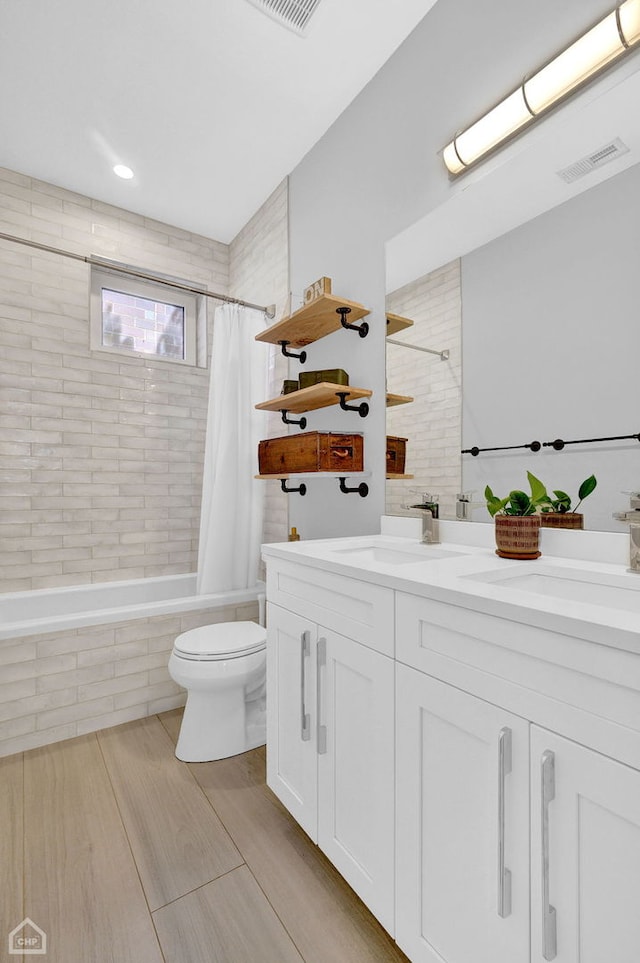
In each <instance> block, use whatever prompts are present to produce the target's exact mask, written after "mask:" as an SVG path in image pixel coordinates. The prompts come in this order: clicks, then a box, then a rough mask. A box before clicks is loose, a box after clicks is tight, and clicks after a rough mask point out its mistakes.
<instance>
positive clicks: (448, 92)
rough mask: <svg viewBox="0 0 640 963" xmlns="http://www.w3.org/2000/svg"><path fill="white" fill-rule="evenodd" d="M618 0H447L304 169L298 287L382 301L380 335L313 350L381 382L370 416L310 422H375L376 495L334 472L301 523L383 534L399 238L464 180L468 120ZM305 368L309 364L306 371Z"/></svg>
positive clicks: (298, 204)
mask: <svg viewBox="0 0 640 963" xmlns="http://www.w3.org/2000/svg"><path fill="white" fill-rule="evenodd" d="M610 6H611V4H610V0H606V2H605V0H567V2H565V3H563V4H561V5H558V4H557V3H555V2H553V0H541V2H539V3H536V4H531V3H528V2H525V0H514V2H512V3H510V4H509V5H506V4H505V3H504V2H498V0H484V2H481V3H478V2H477V0H458V2H453V0H448V2H447V3H445V4H442V3H438V4H436V6H435V7H434V8H433V9H432V10H431V11H430V12H429V14H427V16H426V17H425V18H424V20H423V21H422V22H421V23H420V24H419V25H418V27H417V28H416V29H415V30H414V32H413V33H412V34H411V35H410V36H409V37H408V39H407V40H406V41H405V43H404V44H403V45H402V46H401V47H400V48H399V49H398V51H397V52H396V54H395V55H394V56H393V57H392V58H391V59H390V60H389V61H388V62H387V64H385V66H384V67H383V68H382V70H381V71H380V72H379V73H378V74H377V76H376V77H375V78H374V79H373V80H372V81H371V83H370V84H369V85H368V86H367V87H366V88H365V90H364V91H363V92H362V94H361V95H360V96H359V97H358V98H357V99H356V100H355V101H354V102H353V104H352V105H351V106H350V107H349V108H348V109H347V110H346V111H345V112H344V113H343V114H342V116H341V117H340V118H339V119H338V120H337V121H336V123H335V124H334V125H333V126H332V127H331V128H330V130H329V131H328V132H327V133H326V134H325V136H324V137H323V138H322V139H321V140H320V141H319V142H318V144H316V146H315V147H314V148H313V150H312V151H310V152H309V154H308V155H307V156H306V157H305V159H304V160H303V161H302V162H301V163H300V164H299V166H298V167H297V168H296V169H295V170H294V171H293V173H292V174H291V177H290V195H289V200H290V207H289V212H290V244H291V272H290V276H291V285H292V291H293V292H294V297H295V296H298V297H300V296H301V294H302V290H303V288H304V287H305V286H306V285H307V284H309V283H310V282H312V281H313V280H315V279H316V278H318V277H320V276H322V275H327V276H329V277H332V278H333V281H334V291H335V292H337V293H339V294H341V295H343V296H344V297H348V298H351V299H354V300H357V301H361V302H363V303H365V304H366V305H367V306H368V307H370V308H371V310H372V314H371V317H370V319H369V320H370V321H371V323H372V333H371V334H370V336H369V337H368V338H367V339H366V340H360V339H359V338H357V336H355V335H353V334H351V333H347V332H340V333H338V334H334V335H330V336H329V337H328V338H326V339H323V340H322V341H319V342H317V343H316V344H315V345H314V346H313V347H312V348H311V349H310V351H309V361H308V362H307V367H309V368H316V367H325V366H331V367H336V366H340V367H343V368H346V369H347V370H348V371H349V373H350V375H351V381H352V384H357V385H358V386H359V387H366V386H368V387H371V388H372V389H373V391H374V392H375V394H374V401H373V403H372V411H371V415H370V416H369V418H367V419H366V420H361V419H359V418H358V416H357V415H351V414H346V413H344V412H340V411H337V410H336V409H326V410H325V411H323V412H318V413H312V414H311V415H310V416H309V425H308V430H328V429H332V430H339V431H342V430H344V431H353V430H363V431H364V434H365V451H366V462H367V468H368V469H369V470H370V471H372V473H373V475H372V478H371V479H370V480H369V481H370V487H371V493H370V495H369V497H368V498H366V499H360V498H359V497H358V496H355V495H349V496H345V495H340V494H338V493H337V483H335V482H330V481H328V480H320V479H316V480H314V481H313V482H312V483H310V484H309V492H308V494H307V496H306V497H305V498H301V497H300V496H298V495H292V496H290V498H291V502H290V521H291V524H293V525H296V526H297V527H298V528H299V530H300V531H301V533H302V536H303V537H304V538H311V537H321V536H323V535H327V536H332V535H339V534H356V533H360V532H363V533H364V532H373V531H377V530H378V518H379V515H380V514H381V513H382V512H383V510H384V448H385V441H384V439H385V411H384V403H383V400H382V399H383V397H384V356H385V351H384V327H385V326H384V277H385V271H384V243H385V241H386V240H388V239H389V238H391V237H392V236H393V235H395V234H396V233H398V232H399V231H400V230H403V229H405V228H406V227H408V226H409V225H410V224H411V223H413V222H414V221H416V220H417V219H419V218H421V217H424V215H425V214H427V213H428V212H429V211H430V210H431V209H433V208H434V207H435V206H436V205H437V204H440V203H442V202H443V201H445V200H446V198H447V195H448V193H449V190H450V186H449V181H448V179H447V176H446V173H445V170H444V166H443V165H442V161H441V159H440V157H439V151H440V150H441V149H442V148H443V146H444V145H445V143H446V142H447V140H448V139H450V137H451V135H452V134H453V133H455V130H456V129H457V128H460V127H463V126H464V125H465V123H468V122H470V121H472V120H473V119H475V117H476V115H478V114H479V113H481V112H482V111H483V110H485V109H486V107H487V105H490V104H492V103H494V102H496V101H497V100H499V99H500V97H501V96H503V95H504V94H505V92H507V91H508V90H510V89H511V88H512V87H514V86H515V85H516V84H517V83H518V82H519V80H521V77H522V74H523V73H524V72H525V71H526V70H527V69H528V67H529V66H530V65H531V64H537V63H540V62H543V61H544V60H545V59H546V58H547V57H548V56H550V55H551V54H553V53H554V52H555V51H556V50H557V49H558V47H559V46H561V45H562V44H563V43H565V42H569V41H571V40H572V39H573V38H574V37H575V35H576V34H577V33H578V32H580V30H581V29H582V28H583V27H584V25H585V22H589V20H595V19H597V18H598V17H599V16H600V15H601V14H603V13H604V12H606V11H608V10H609V8H610ZM506 14H508V15H506ZM549 24H552V25H553V35H552V36H551V37H550V36H549V33H548V29H549V28H548V25H549ZM335 69H348V64H344V65H341V64H336V65H335ZM298 370H299V369H298V367H297V363H296V366H292V372H297V371H298ZM296 430H297V429H296Z"/></svg>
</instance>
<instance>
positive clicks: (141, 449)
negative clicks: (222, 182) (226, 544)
mask: <svg viewBox="0 0 640 963" xmlns="http://www.w3.org/2000/svg"><path fill="white" fill-rule="evenodd" d="M0 230H1V231H2V232H4V233H8V234H15V235H18V236H20V237H23V238H27V239H30V240H35V241H39V242H42V243H44V244H48V245H51V246H54V247H59V248H61V249H64V250H70V251H72V252H73V253H76V254H81V255H89V254H96V255H101V256H105V257H109V258H114V259H116V260H118V261H122V262H125V263H129V264H134V265H138V266H141V267H143V268H146V269H148V270H150V271H152V272H154V271H157V272H161V273H165V274H171V275H174V276H177V277H181V278H184V279H185V280H187V281H194V282H198V283H201V284H206V285H207V286H209V287H210V288H211V289H213V290H217V291H220V292H222V293H226V292H227V290H228V285H229V249H228V246H227V245H225V244H220V243H218V242H217V241H212V240H209V239H207V238H203V237H197V236H196V235H192V234H190V233H188V232H187V231H183V230H180V229H178V228H173V227H170V226H168V225H164V224H159V223H157V222H155V221H151V220H149V219H148V218H145V217H141V216H139V215H136V214H132V213H130V212H127V211H122V210H119V209H118V208H115V207H110V206H109V205H106V204H102V203H100V202H98V201H93V200H90V199H89V198H85V197H81V196H79V195H77V194H73V193H71V192H69V191H65V190H62V189H60V188H57V187H53V186H52V185H50V184H45V183H43V182H41V181H37V180H34V179H32V178H29V177H25V176H23V175H21V174H16V173H13V172H10V171H7V170H0ZM214 303H215V302H214ZM212 316H213V311H212V310H211V309H210V310H209V319H211V318H212ZM210 323H211V321H210V322H209V324H210ZM0 348H1V351H0V397H1V399H2V400H1V402H0V475H1V478H2V482H3V484H2V488H1V490H0V539H1V540H0V548H1V550H2V551H1V555H0V591H2V592H10V591H14V590H25V589H26V590H28V589H32V588H33V589H37V588H46V587H51V586H56V585H66V584H78V583H81V582H92V581H93V582H102V581H113V580H117V579H127V578H143V577H147V576H153V575H169V574H172V573H183V572H191V571H194V570H195V568H196V562H197V540H198V525H199V509H200V492H201V486H202V461H203V450H204V449H203V445H204V433H205V427H206V410H207V393H208V380H209V371H208V369H207V368H198V367H187V366H180V365H175V364H171V363H170V362H163V361H158V360H155V359H153V358H144V359H140V358H128V357H125V356H122V357H120V356H118V355H113V354H107V353H105V352H99V351H91V350H90V348H89V267H88V265H86V264H84V263H82V262H76V261H71V260H69V259H66V258H64V257H61V256H59V255H57V254H49V253H46V252H38V251H36V250H34V249H31V248H27V247H20V246H18V245H16V244H14V243H11V242H8V241H0Z"/></svg>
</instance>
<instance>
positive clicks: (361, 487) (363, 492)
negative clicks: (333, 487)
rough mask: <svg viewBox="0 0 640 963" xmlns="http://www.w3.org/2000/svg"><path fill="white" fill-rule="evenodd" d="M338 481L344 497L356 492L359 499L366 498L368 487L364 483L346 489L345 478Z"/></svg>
mask: <svg viewBox="0 0 640 963" xmlns="http://www.w3.org/2000/svg"><path fill="white" fill-rule="evenodd" d="M338 481H339V482H340V491H341V492H344V494H345V495H349V494H351V492H357V493H358V495H360V497H361V498H366V497H367V495H368V494H369V486H368V485H367V483H366V482H360V484H359V485H357V486H356V487H355V488H347V479H346V478H339V479H338Z"/></svg>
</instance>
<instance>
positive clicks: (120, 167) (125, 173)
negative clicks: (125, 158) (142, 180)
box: [113, 164, 133, 181]
mask: <svg viewBox="0 0 640 963" xmlns="http://www.w3.org/2000/svg"><path fill="white" fill-rule="evenodd" d="M113 173H114V174H117V175H118V177H122V178H123V179H124V180H125V181H129V180H131V178H132V177H133V171H132V170H131V168H130V167H127V166H126V164H116V166H115V167H114V168H113Z"/></svg>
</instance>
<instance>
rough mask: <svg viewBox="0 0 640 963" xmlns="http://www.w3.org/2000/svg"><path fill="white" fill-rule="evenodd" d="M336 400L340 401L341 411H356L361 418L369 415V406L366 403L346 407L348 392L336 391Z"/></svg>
mask: <svg viewBox="0 0 640 963" xmlns="http://www.w3.org/2000/svg"><path fill="white" fill-rule="evenodd" d="M336 394H337V396H338V398H339V399H340V407H341V408H342V410H343V411H357V412H358V414H359V415H360V417H361V418H366V417H367V415H368V414H369V405H368V404H367V402H366V401H362V402H360V404H359V405H348V404H347V400H346V399H347V398H348V397H349V392H348V391H336Z"/></svg>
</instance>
